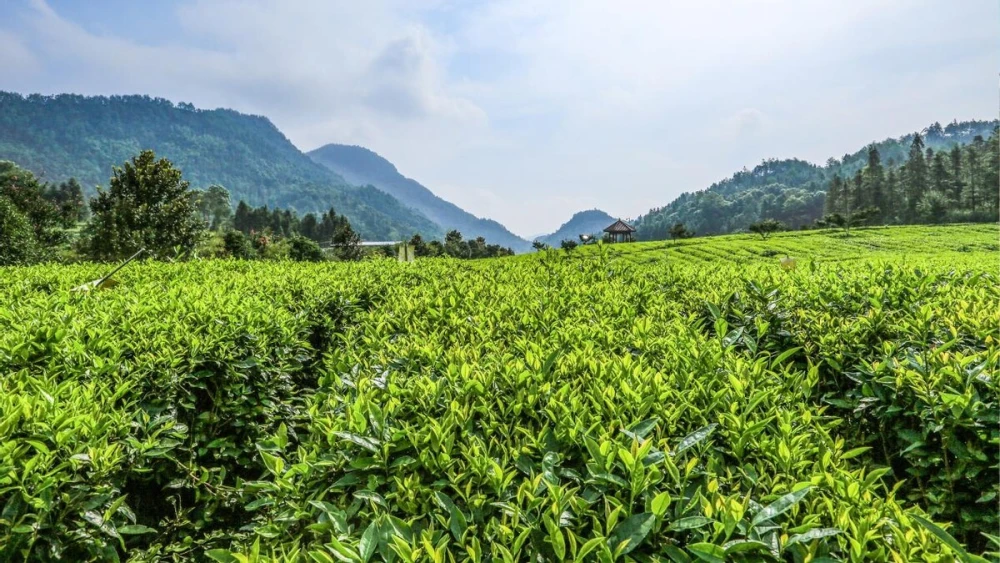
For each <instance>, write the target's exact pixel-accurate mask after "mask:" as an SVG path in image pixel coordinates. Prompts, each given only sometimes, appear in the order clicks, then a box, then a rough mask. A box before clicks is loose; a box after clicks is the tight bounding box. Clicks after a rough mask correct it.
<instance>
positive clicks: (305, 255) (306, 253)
mask: <svg viewBox="0 0 1000 563" xmlns="http://www.w3.org/2000/svg"><path fill="white" fill-rule="evenodd" d="M288 257H289V258H291V259H292V260H295V261H296V262H322V261H323V260H325V259H326V256H325V255H324V254H323V249H322V248H320V247H319V244H317V243H316V241H314V240H310V239H307V238H305V237H303V236H293V237H290V238H289V239H288Z"/></svg>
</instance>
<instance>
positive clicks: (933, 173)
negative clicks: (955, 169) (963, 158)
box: [930, 152, 952, 196]
mask: <svg viewBox="0 0 1000 563" xmlns="http://www.w3.org/2000/svg"><path fill="white" fill-rule="evenodd" d="M930 167H931V170H930V188H931V190H933V191H935V192H937V193H939V194H941V195H943V196H947V195H948V193H949V192H950V191H951V190H950V189H949V188H951V184H952V182H951V177H950V176H949V175H948V167H947V165H946V164H945V158H944V153H943V152H939V153H937V154H935V155H934V160H933V161H932V162H931V165H930Z"/></svg>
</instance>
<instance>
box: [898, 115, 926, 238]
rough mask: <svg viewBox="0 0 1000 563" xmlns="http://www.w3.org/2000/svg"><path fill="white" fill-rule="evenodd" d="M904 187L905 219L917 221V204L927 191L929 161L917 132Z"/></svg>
mask: <svg viewBox="0 0 1000 563" xmlns="http://www.w3.org/2000/svg"><path fill="white" fill-rule="evenodd" d="M903 187H904V191H905V193H906V217H905V220H906V221H909V222H912V221H916V220H917V218H918V215H917V205H918V204H919V203H920V200H921V199H923V197H924V194H926V193H927V163H926V162H925V161H924V140H923V138H922V137H921V136H920V133H917V134H916V135H914V136H913V142H912V143H910V159H909V160H907V161H906V167H905V168H904V178H903Z"/></svg>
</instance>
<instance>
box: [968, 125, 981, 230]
mask: <svg viewBox="0 0 1000 563" xmlns="http://www.w3.org/2000/svg"><path fill="white" fill-rule="evenodd" d="M965 155H966V157H965V161H966V163H967V165H968V166H967V167H966V168H967V169H968V174H967V175H966V182H965V206H966V208H968V209H969V210H970V211H972V213H973V214H975V213H976V212H977V211H978V210H979V197H980V192H979V185H980V184H979V182H980V180H979V176H980V168H981V166H980V165H979V151H978V150H977V147H976V144H975V143H973V144H971V145H966V147H965Z"/></svg>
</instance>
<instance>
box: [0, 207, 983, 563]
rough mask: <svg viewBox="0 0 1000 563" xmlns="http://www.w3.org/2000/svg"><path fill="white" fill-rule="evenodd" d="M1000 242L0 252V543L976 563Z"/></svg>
mask: <svg viewBox="0 0 1000 563" xmlns="http://www.w3.org/2000/svg"><path fill="white" fill-rule="evenodd" d="M997 250H998V248H997V243H996V227H995V226H992V227H989V226H978V227H970V226H956V227H939V228H932V227H920V228H893V229H878V230H871V229H869V230H863V231H859V232H858V233H855V234H854V235H853V236H851V237H844V236H843V235H841V234H839V233H837V232H834V231H810V232H808V233H804V234H802V235H798V234H789V233H778V234H775V235H773V236H772V237H770V239H769V240H767V241H763V240H760V239H759V238H757V237H752V238H751V237H750V236H748V235H743V236H740V237H723V238H718V239H687V240H678V241H673V242H669V243H645V244H644V243H638V244H632V245H614V246H613V247H612V246H609V245H601V246H583V247H581V248H579V249H577V250H576V251H574V252H573V253H571V254H566V253H562V252H560V251H554V250H550V251H545V252H541V253H538V254H535V255H529V256H524V257H520V258H507V259H500V260H488V261H480V262H464V263H463V262H458V261H455V260H452V259H437V260H434V259H428V260H418V261H417V262H416V263H415V264H400V263H397V262H395V261H391V260H386V261H370V262H364V263H357V264H346V263H324V264H294V265H291V264H277V263H269V262H236V261H211V262H193V263H181V264H162V263H161V264H156V263H147V264H142V265H137V266H136V267H134V268H131V267H130V268H128V269H126V270H124V271H123V272H122V273H121V274H120V275H119V276H118V277H119V279H120V280H121V285H119V286H117V287H115V288H113V289H109V290H105V291H97V292H93V293H90V294H87V295H81V294H77V293H73V292H70V291H68V290H69V289H70V288H72V287H75V286H76V285H78V284H79V283H81V282H83V281H87V280H90V279H94V278H96V277H98V276H99V275H100V274H101V273H102V269H101V268H99V267H97V266H93V265H78V266H68V267H66V266H34V267H28V268H15V269H3V270H0V303H3V306H2V307H0V559H3V560H12V559H21V558H28V559H32V560H52V559H55V558H58V557H61V558H63V559H64V560H116V559H117V558H119V557H121V556H124V555H125V554H126V552H127V554H128V556H129V557H130V558H132V559H133V560H149V561H151V560H163V559H171V558H173V559H178V560H179V559H191V558H198V557H204V556H208V557H210V558H212V559H214V560H217V561H227V562H228V561H245V560H249V559H256V558H257V557H258V556H259V557H264V558H275V559H283V560H297V561H319V562H329V561H337V560H343V561H371V560H376V559H388V560H395V561H413V560H434V561H447V560H452V559H454V560H465V559H469V560H474V561H487V560H493V561H514V560H529V559H535V558H532V557H531V555H532V554H534V555H536V556H537V557H541V558H544V559H547V560H578V561H583V560H599V561H613V560H637V561H644V560H653V559H655V558H660V559H663V560H673V561H692V560H703V561H724V560H727V561H743V560H746V561H753V560H762V559H763V560H768V559H772V560H773V559H777V560H787V561H803V562H804V561H820V560H823V558H824V557H826V558H832V559H844V560H851V561H952V560H955V559H958V558H961V559H964V560H978V559H977V558H976V557H975V556H971V555H969V556H966V555H963V552H964V551H965V550H966V549H968V550H970V551H974V552H984V551H988V550H991V549H992V550H995V549H996V547H995V546H994V547H989V546H990V544H989V542H988V541H987V540H986V537H985V536H984V535H983V533H990V534H992V533H995V530H996V528H997V498H996V494H997V490H998V484H997V482H996V479H995V471H996V465H997V463H998V445H1000V437H998V430H997V421H998V394H1000V393H998V391H1000V389H998V386H1000V384H998V381H997V378H996V374H997V371H998V370H997V367H998V362H1000V360H998V355H1000V345H998V340H1000V328H998V327H1000V317H998V316H1000V292H998V287H1000V283H998V281H1000V280H998V279H997V274H996V272H995V271H992V270H991V269H990V268H989V267H987V266H986V264H988V263H991V260H992V259H993V258H995V255H996V252H997ZM787 253H790V254H791V255H792V256H796V257H798V259H799V264H798V267H797V268H794V269H790V270H788V269H783V268H781V267H779V265H778V254H782V255H783V254H787ZM681 256H685V257H687V258H688V259H687V260H678V259H677V258H678V257H681ZM944 312H946V314H943V313H944ZM963 546H965V547H963Z"/></svg>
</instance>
